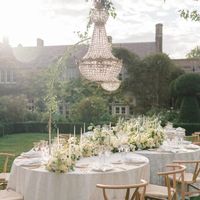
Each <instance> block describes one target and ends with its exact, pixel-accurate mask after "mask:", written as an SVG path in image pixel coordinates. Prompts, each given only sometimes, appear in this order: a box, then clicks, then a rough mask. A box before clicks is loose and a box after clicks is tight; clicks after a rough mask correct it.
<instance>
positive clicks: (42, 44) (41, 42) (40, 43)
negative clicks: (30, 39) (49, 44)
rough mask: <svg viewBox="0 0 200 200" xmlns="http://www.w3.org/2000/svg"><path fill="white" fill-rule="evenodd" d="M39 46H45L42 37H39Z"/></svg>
mask: <svg viewBox="0 0 200 200" xmlns="http://www.w3.org/2000/svg"><path fill="white" fill-rule="evenodd" d="M37 47H44V41H43V40H42V39H40V38H37Z"/></svg>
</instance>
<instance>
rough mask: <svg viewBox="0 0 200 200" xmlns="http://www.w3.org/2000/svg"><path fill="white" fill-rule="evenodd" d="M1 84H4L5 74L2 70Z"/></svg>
mask: <svg viewBox="0 0 200 200" xmlns="http://www.w3.org/2000/svg"><path fill="white" fill-rule="evenodd" d="M1 82H2V83H4V82H5V72H4V70H2V71H1Z"/></svg>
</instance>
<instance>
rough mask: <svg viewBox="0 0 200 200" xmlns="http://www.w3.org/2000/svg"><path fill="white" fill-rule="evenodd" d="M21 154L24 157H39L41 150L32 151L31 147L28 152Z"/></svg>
mask: <svg viewBox="0 0 200 200" xmlns="http://www.w3.org/2000/svg"><path fill="white" fill-rule="evenodd" d="M21 156H22V157H26V158H41V157H42V152H41V151H34V150H32V149H31V150H30V151H28V152H24V153H22V154H21Z"/></svg>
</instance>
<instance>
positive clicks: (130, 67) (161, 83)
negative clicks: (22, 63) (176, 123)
mask: <svg viewBox="0 0 200 200" xmlns="http://www.w3.org/2000/svg"><path fill="white" fill-rule="evenodd" d="M115 55H116V56H117V57H119V58H121V59H123V61H124V62H123V64H124V66H125V68H126V70H127V75H128V77H127V79H126V80H125V86H124V89H125V91H127V92H129V93H131V94H132V95H133V96H135V97H136V100H137V106H138V107H139V108H140V109H139V110H140V112H145V111H146V110H149V109H150V108H152V107H169V99H170V90H169V85H170V82H171V81H172V80H173V79H175V78H177V76H179V75H180V74H182V73H183V72H182V70H180V69H179V68H177V67H175V66H174V64H173V63H172V61H171V60H170V58H169V57H168V56H167V55H166V54H155V55H150V56H148V57H146V58H144V59H143V60H142V61H141V60H140V59H139V58H138V56H136V55H134V54H132V53H130V52H128V51H127V50H124V49H119V50H117V53H116V54H115Z"/></svg>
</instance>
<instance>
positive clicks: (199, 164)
mask: <svg viewBox="0 0 200 200" xmlns="http://www.w3.org/2000/svg"><path fill="white" fill-rule="evenodd" d="M173 163H177V164H186V165H193V166H194V172H193V177H192V181H193V182H194V183H195V182H196V179H197V177H198V176H199V173H200V160H175V161H173Z"/></svg>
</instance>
